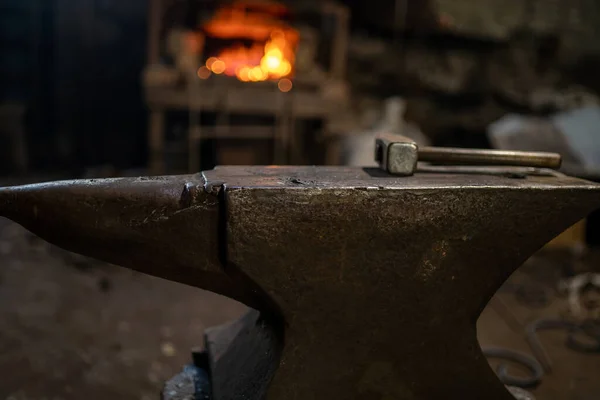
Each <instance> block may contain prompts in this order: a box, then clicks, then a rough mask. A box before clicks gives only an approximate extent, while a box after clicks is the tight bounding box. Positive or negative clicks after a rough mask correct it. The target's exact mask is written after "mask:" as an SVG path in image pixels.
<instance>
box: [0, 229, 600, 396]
mask: <svg viewBox="0 0 600 400" xmlns="http://www.w3.org/2000/svg"><path fill="white" fill-rule="evenodd" d="M566 262H567V263H568V262H569V261H568V260H567V261H566ZM542 264H543V265H542V267H541V268H540V266H539V263H538V265H532V266H527V267H524V268H522V269H521V270H519V271H518V272H517V273H516V274H515V275H514V276H513V277H512V278H511V280H510V281H509V282H508V283H507V285H505V287H504V288H503V289H502V290H501V291H500V292H499V293H498V294H497V295H496V297H495V298H494V300H492V301H491V302H490V305H489V306H488V308H487V309H486V310H485V312H484V313H483V315H482V316H481V318H480V320H479V324H478V331H479V335H480V341H481V343H482V344H483V345H494V346H504V347H507V348H511V349H515V350H520V351H523V352H526V353H531V351H530V349H529V347H528V345H527V342H526V341H525V339H524V329H525V328H524V327H525V326H526V324H527V323H528V322H530V321H532V320H534V319H536V318H539V317H543V316H545V317H560V316H563V315H564V314H565V313H566V312H567V310H568V308H567V306H566V302H565V300H564V298H563V297H561V296H559V295H558V294H557V292H556V291H555V290H554V288H555V287H556V282H557V279H558V277H559V275H560V274H561V271H562V270H563V269H564V265H562V266H561V264H560V262H559V263H556V262H554V263H551V264H552V266H551V267H549V266H548V265H549V264H548V263H542ZM0 265H1V267H0V326H1V328H0V376H1V378H0V400H4V399H6V400H9V399H11V400H22V399H33V400H42V399H46V400H59V399H84V398H85V399H88V400H96V399H140V400H150V399H158V398H159V392H160V390H161V388H162V384H163V383H164V381H165V380H167V379H169V378H170V377H172V376H173V375H175V374H176V373H178V372H179V371H180V370H181V367H182V365H184V364H185V363H188V362H189V360H190V349H191V348H193V347H195V346H198V345H200V344H201V343H202V333H203V330H204V329H205V328H206V327H208V326H213V325H218V324H220V323H222V322H225V321H228V320H232V319H234V318H235V317H237V316H238V315H240V314H241V313H242V312H243V311H244V307H243V306H242V305H241V304H239V303H235V302H233V301H231V300H229V299H225V298H223V297H220V296H217V295H214V294H211V293H208V292H204V291H201V290H198V289H194V288H191V287H187V286H184V285H180V284H176V283H172V282H168V281H165V280H161V279H157V278H153V277H149V276H146V275H143V274H139V273H134V272H131V271H128V270H125V269H121V268H118V267H114V266H110V265H106V264H99V263H95V262H93V261H91V260H89V259H86V258H82V257H78V256H74V255H70V254H69V253H65V252H63V251H61V250H59V249H56V248H54V247H52V246H50V245H48V244H47V243H45V242H43V241H41V240H40V239H37V238H36V237H34V236H32V235H30V234H29V233H28V232H26V231H25V230H23V229H22V228H20V227H19V226H17V225H15V224H12V223H11V222H9V221H7V220H3V219H0ZM540 337H541V339H542V342H543V344H544V346H545V348H546V351H547V353H548V354H549V356H550V358H551V360H552V363H553V371H552V373H551V374H550V375H547V376H545V377H544V379H543V381H542V384H541V385H540V386H539V387H538V388H537V389H535V390H532V392H533V393H534V394H535V395H536V397H537V399H542V400H551V399H573V400H598V399H600V379H599V378H600V354H581V353H576V352H574V351H572V350H569V349H568V348H567V347H566V346H565V344H564V340H565V332H564V331H553V332H544V333H542V334H541V335H540ZM496 364H497V363H494V365H496ZM511 372H514V373H516V374H518V373H519V369H518V368H511Z"/></svg>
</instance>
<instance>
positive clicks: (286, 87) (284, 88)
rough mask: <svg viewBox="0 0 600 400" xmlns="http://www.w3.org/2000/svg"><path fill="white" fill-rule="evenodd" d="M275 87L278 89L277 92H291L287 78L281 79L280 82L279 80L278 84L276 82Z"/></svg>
mask: <svg viewBox="0 0 600 400" xmlns="http://www.w3.org/2000/svg"><path fill="white" fill-rule="evenodd" d="M277 87H278V88H279V90H281V91H282V92H283V93H287V92H289V91H290V90H292V81H290V80H289V79H287V78H283V79H282V80H280V81H279V82H277Z"/></svg>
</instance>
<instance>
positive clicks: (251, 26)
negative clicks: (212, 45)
mask: <svg viewBox="0 0 600 400" xmlns="http://www.w3.org/2000/svg"><path fill="white" fill-rule="evenodd" d="M252 5H255V4H254V3H251V2H238V3H234V4H233V5H232V6H229V7H227V8H223V9H221V10H219V11H218V12H217V13H216V15H215V17H214V18H213V19H212V20H211V21H209V22H208V23H207V24H206V25H205V26H204V27H203V29H204V31H206V32H207V33H208V34H210V35H211V36H213V37H217V38H222V39H250V40H252V41H253V43H252V45H250V47H246V46H244V45H242V44H237V45H234V46H232V47H228V48H226V49H223V50H222V51H221V52H220V53H219V54H217V55H216V56H215V57H210V58H209V59H208V60H206V68H208V69H209V70H210V71H212V72H213V73H215V74H225V75H228V76H235V77H237V78H238V79H239V80H240V81H243V82H259V81H266V80H279V79H281V78H284V77H290V76H291V75H292V72H293V69H294V60H295V58H294V50H295V47H296V44H297V43H298V32H297V31H296V30H294V29H292V28H290V27H289V26H287V25H284V24H283V23H282V22H281V21H280V20H279V19H278V18H276V16H277V15H279V14H281V13H282V12H283V10H285V9H284V8H283V7H282V6H281V5H279V4H277V3H266V5H265V4H264V3H262V4H261V6H260V7H259V8H256V7H255V8H254V9H252V7H251V6H252ZM290 83H291V82H290ZM290 88H291V86H290Z"/></svg>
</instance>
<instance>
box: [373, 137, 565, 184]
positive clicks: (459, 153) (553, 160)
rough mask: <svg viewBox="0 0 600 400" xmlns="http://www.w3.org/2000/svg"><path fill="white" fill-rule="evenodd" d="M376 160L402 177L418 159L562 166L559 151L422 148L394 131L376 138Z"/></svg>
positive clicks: (441, 162) (544, 166)
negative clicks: (557, 152)
mask: <svg viewBox="0 0 600 400" xmlns="http://www.w3.org/2000/svg"><path fill="white" fill-rule="evenodd" d="M375 161H376V162H378V163H379V166H380V168H381V169H383V170H384V171H386V172H388V173H390V174H393V175H399V176H411V175H413V174H414V173H415V171H416V170H417V162H418V161H426V162H427V161H428V162H432V163H436V164H445V165H485V166H493V165H507V166H516V167H517V166H518V167H536V168H552V169H558V168H560V164H561V156H560V154H556V153H545V152H526V151H512V150H509V151H506V150H488V149H460V148H452V147H430V146H426V147H421V148H419V146H418V145H417V143H416V142H415V141H413V140H412V139H410V138H408V137H406V136H402V135H396V134H391V133H386V134H381V135H380V136H378V137H377V139H375Z"/></svg>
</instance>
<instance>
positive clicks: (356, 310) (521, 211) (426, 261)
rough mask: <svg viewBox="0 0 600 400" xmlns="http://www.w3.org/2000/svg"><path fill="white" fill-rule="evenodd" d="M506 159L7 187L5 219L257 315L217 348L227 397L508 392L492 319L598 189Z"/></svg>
mask: <svg viewBox="0 0 600 400" xmlns="http://www.w3.org/2000/svg"><path fill="white" fill-rule="evenodd" d="M504 170H506V169H503V170H500V173H498V170H494V169H492V168H477V169H464V168H463V169H461V168H459V167H456V168H452V167H444V168H438V169H435V168H433V169H430V170H428V171H425V172H417V173H416V174H415V175H414V176H410V177H394V176H391V175H387V174H386V173H384V172H382V171H379V170H376V169H361V168H350V167H275V166H274V167H218V168H216V169H214V170H211V171H206V172H204V173H201V174H195V175H182V176H166V177H147V178H117V179H97V180H76V181H64V182H52V183H43V184H34V185H27V186H20V187H11V188H2V189H0V214H1V215H3V216H6V217H8V218H11V219H13V220H14V221H16V222H18V223H20V224H22V225H23V226H24V227H26V228H27V229H29V230H31V231H32V232H34V233H36V234H37V235H39V236H41V237H42V238H44V239H46V240H47V241H49V242H51V243H53V244H56V245H58V246H60V247H63V248H65V249H67V250H71V251H74V252H77V253H81V254H84V255H88V256H92V257H96V258H98V259H101V260H104V261H107V262H110V263H114V264H118V265H121V266H124V267H128V268H132V269H135V270H139V271H142V272H145V273H149V274H152V275H155V276H159V277H163V278H166V279H170V280H174V281H178V282H182V283H186V284H190V285H194V286H197V287H200V288H203V289H207V290H211V291H213V292H217V293H220V294H223V295H225V296H229V297H231V298H233V299H236V300H239V301H241V302H243V303H245V304H247V305H248V306H250V307H252V308H253V309H255V310H258V311H259V312H260V316H259V317H257V318H254V319H252V318H250V320H246V322H245V323H248V321H250V323H251V325H252V327H250V328H247V329H246V328H244V327H243V326H242V328H240V326H238V327H237V328H235V329H237V331H236V332H237V333H236V335H242V336H243V335H247V336H246V337H245V339H244V340H241V342H240V341H238V342H236V343H237V344H236V345H235V346H234V347H237V349H236V350H235V351H234V352H233V353H231V352H230V354H229V355H225V354H223V353H224V351H219V348H218V345H217V344H215V343H213V342H211V341H210V340H209V341H208V342H209V343H207V345H208V346H209V351H210V350H211V346H213V347H214V348H215V349H217V351H216V353H218V354H211V357H212V359H211V369H212V370H211V374H212V380H213V388H212V397H213V399H215V400H222V399H249V400H253V399H261V398H265V397H266V398H267V399H269V400H295V399H298V400H300V399H301V400H307V399H339V400H345V399H403V400H404V399H406V400H408V399H419V400H422V399H449V398H451V399H465V398H469V399H471V398H472V399H492V400H493V399H498V400H500V399H503V400H509V399H511V398H512V396H511V395H510V394H509V393H508V391H506V389H505V388H504V386H503V385H502V384H501V383H500V381H499V380H498V379H497V378H496V376H495V374H494V372H493V371H492V370H491V369H490V367H489V366H488V363H487V361H486V359H485V357H484V356H483V355H482V352H481V349H480V347H479V345H478V342H477V338H476V328H475V324H476V321H477V318H478V316H479V314H480V312H481V311H482V310H483V308H484V307H485V305H486V303H487V302H488V300H489V299H490V298H491V296H492V295H493V294H494V293H495V291H496V290H497V289H498V288H499V287H500V286H501V284H502V283H503V282H504V281H505V279H506V278H507V277H508V276H509V275H510V274H511V273H512V272H513V271H514V270H515V269H516V268H517V267H519V266H520V265H521V264H522V263H523V262H524V261H525V260H526V259H527V258H528V257H529V256H530V255H531V254H532V253H533V252H534V251H536V250H537V249H539V248H540V247H541V246H542V245H543V244H545V243H546V242H547V241H549V240H550V239H552V238H553V237H554V236H556V235H557V234H558V233H560V232H561V231H563V230H564V229H566V228H567V227H568V226H570V225H571V224H573V223H574V222H576V221H577V220H579V219H580V218H582V217H585V216H586V215H587V214H588V213H589V212H591V211H592V210H594V209H596V208H598V207H599V206H600V186H598V185H595V184H592V183H590V182H587V181H583V180H579V179H575V178H570V177H567V176H564V175H561V174H558V173H552V172H548V171H544V170H531V169H529V170H527V171H526V172H525V173H518V174H514V173H502V171H504ZM235 329H234V330H235ZM252 330H256V331H257V332H258V334H257V335H256V337H257V339H256V338H253V337H250V336H252V335H251V334H249V332H250V331H252ZM218 334H219V329H217V330H216V331H213V333H212V336H211V335H210V334H209V335H208V336H211V337H212V338H213V339H211V340H213V341H216V342H218ZM248 335H250V336H248ZM215 337H216V338H217V339H215ZM224 340H225V341H227V339H224ZM240 343H242V344H240Z"/></svg>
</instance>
